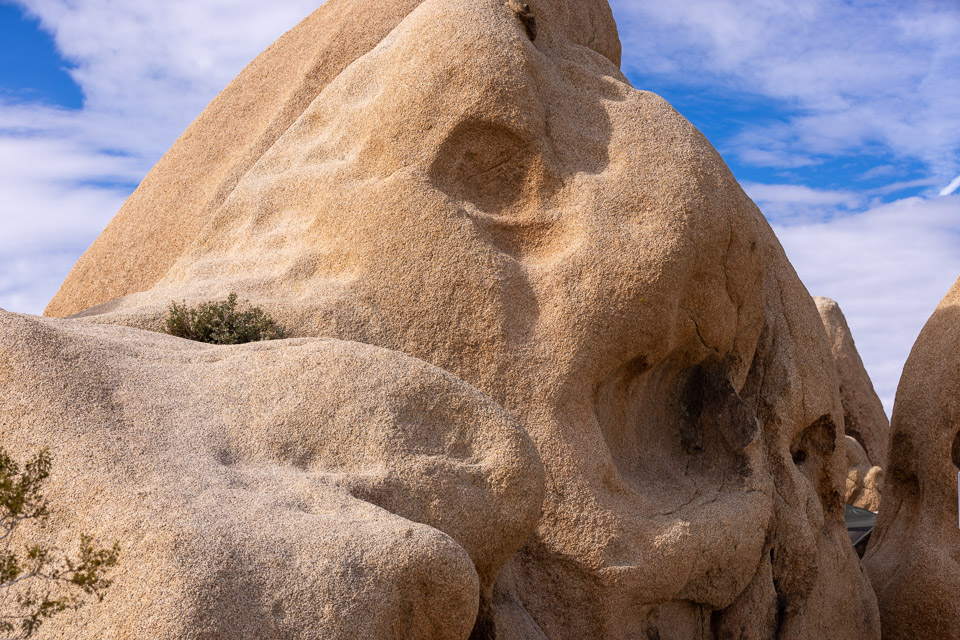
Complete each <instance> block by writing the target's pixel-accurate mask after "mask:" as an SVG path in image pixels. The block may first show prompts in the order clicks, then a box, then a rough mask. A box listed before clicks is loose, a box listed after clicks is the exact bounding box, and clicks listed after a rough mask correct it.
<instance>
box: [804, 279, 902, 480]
mask: <svg viewBox="0 0 960 640" xmlns="http://www.w3.org/2000/svg"><path fill="white" fill-rule="evenodd" d="M814 301H815V302H816V303H817V311H819V312H820V319H821V320H822V321H823V328H824V329H826V331H827V339H828V340H829V342H830V352H831V353H832V354H833V360H834V362H836V365H837V376H838V377H839V379H840V401H841V402H842V403H843V424H844V431H845V432H846V434H847V435H848V436H850V437H851V438H853V439H854V440H856V441H857V442H859V443H860V446H861V447H863V449H864V450H865V451H866V454H867V458H868V459H869V460H870V462H871V463H872V465H873V466H878V467H883V466H884V465H885V464H886V463H887V439H888V438H889V435H890V421H889V420H887V414H886V413H885V412H884V410H883V403H882V402H880V398H879V397H878V396H877V392H876V391H874V389H873V383H872V382H871V381H870V376H869V375H868V374H867V370H866V369H865V368H864V366H863V361H862V360H861V359H860V354H859V353H858V352H857V346H856V345H855V344H854V342H853V334H851V332H850V327H849V326H847V319H846V318H845V317H844V316H843V311H841V310H840V306H839V305H838V304H837V303H836V302H835V301H833V300H831V299H830V298H819V297H818V298H814Z"/></svg>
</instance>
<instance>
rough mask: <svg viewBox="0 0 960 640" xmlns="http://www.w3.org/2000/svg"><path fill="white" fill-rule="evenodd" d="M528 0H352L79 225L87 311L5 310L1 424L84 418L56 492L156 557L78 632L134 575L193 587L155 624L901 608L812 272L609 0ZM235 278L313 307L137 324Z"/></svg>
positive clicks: (760, 619)
mask: <svg viewBox="0 0 960 640" xmlns="http://www.w3.org/2000/svg"><path fill="white" fill-rule="evenodd" d="M529 4H530V14H531V15H530V16H529V17H530V18H532V19H534V20H535V24H536V39H535V40H534V39H532V37H531V34H530V33H529V30H528V28H529V24H530V21H526V23H525V21H524V20H521V19H520V18H521V16H519V15H518V14H517V13H515V11H514V10H513V9H511V7H510V6H508V4H507V3H506V2H504V1H503V0H442V1H441V0H425V1H423V2H415V1H408V2H399V1H395V0H393V1H391V2H373V1H372V0H354V1H352V2H347V1H346V0H330V1H329V2H327V3H326V4H325V5H323V6H322V7H321V8H320V9H319V10H317V12H316V13H315V14H313V15H312V16H311V17H310V18H308V19H307V20H306V21H304V22H303V23H302V24H301V25H300V26H298V27H296V28H295V29H294V30H293V31H291V32H290V33H289V34H287V35H286V36H284V38H282V39H281V40H280V41H279V42H278V43H277V44H276V45H274V46H273V47H271V48H270V49H268V50H267V51H266V52H265V53H264V54H263V55H262V56H261V57H260V58H258V59H257V60H255V61H254V62H253V63H252V64H251V65H250V66H249V67H247V69H246V70H245V71H244V72H243V73H242V74H241V75H240V76H239V77H238V78H237V79H236V80H235V81H234V82H233V83H232V84H231V85H230V86H229V87H228V88H227V89H226V90H225V92H224V93H223V94H222V95H221V96H220V97H219V98H218V99H217V100H215V101H214V102H213V103H212V104H211V106H210V107H209V108H208V110H207V111H206V112H205V113H204V114H203V115H201V116H200V118H199V119H198V120H197V121H196V122H195V123H194V124H193V125H192V126H191V127H190V129H189V130H188V131H187V133H185V134H184V137H183V138H181V140H180V141H178V142H177V144H176V145H175V146H174V148H173V149H172V150H171V151H170V153H169V154H168V155H167V156H166V157H165V158H164V159H163V160H162V161H161V162H160V164H159V165H158V166H157V167H156V168H155V169H154V170H153V171H152V172H151V174H150V175H149V176H148V178H147V179H146V180H145V181H144V183H143V184H142V185H141V187H140V188H139V189H138V190H137V192H136V193H135V194H134V195H133V196H132V197H131V199H130V201H129V202H128V203H127V205H126V206H125V207H124V208H123V210H122V211H121V212H120V213H119V214H118V216H117V218H116V219H115V220H114V221H113V222H112V223H111V225H110V226H109V227H108V228H107V230H106V231H105V232H104V234H103V235H102V236H101V238H100V239H98V240H97V242H96V243H95V244H94V245H93V246H92V247H91V248H90V250H89V251H88V252H87V253H86V254H85V255H84V257H83V258H82V259H81V261H80V262H79V263H78V265H77V267H76V268H75V269H74V271H73V272H72V273H71V275H70V276H69V277H68V279H67V281H66V282H65V283H64V285H63V287H62V288H61V290H60V292H59V293H58V295H57V297H56V298H54V300H53V301H52V302H51V304H50V306H49V308H48V309H47V314H48V315H50V316H66V315H69V314H77V315H74V316H73V319H69V320H44V321H42V322H41V321H36V320H32V319H25V318H21V317H11V316H4V323H5V325H8V326H7V328H6V329H5V331H4V334H6V335H5V337H4V341H3V342H2V343H0V344H2V345H3V349H4V351H3V352H2V355H3V358H4V360H2V361H0V366H4V367H8V368H9V367H11V366H15V367H17V375H18V376H19V377H18V380H27V379H29V380H33V381H35V382H32V383H31V384H32V385H33V386H34V387H35V388H40V389H41V391H40V392H38V391H36V390H33V391H30V390H27V389H26V388H25V387H24V386H23V384H24V383H10V382H7V384H8V387H9V386H10V385H13V386H12V387H10V388H12V390H13V391H12V394H13V395H12V397H13V398H14V399H13V400H9V399H7V400H5V401H4V402H5V404H4V405H3V408H2V409H0V416H2V419H3V421H4V430H5V432H6V433H12V434H15V435H14V436H13V440H14V441H15V443H16V446H17V448H18V450H20V451H25V450H27V449H29V448H30V447H35V446H38V445H39V444H41V443H42V442H46V441H47V440H49V439H51V438H53V439H55V440H56V441H58V442H60V443H61V445H62V446H64V447H67V446H69V449H68V450H67V451H69V452H70V455H68V456H65V459H68V460H74V461H75V462H74V464H75V465H76V469H74V468H73V467H72V466H71V470H70V471H67V469H66V468H64V471H63V473H65V474H69V475H66V476H65V479H64V480H63V481H62V482H61V484H60V485H58V491H63V492H66V493H67V494H68V495H69V496H70V501H69V504H70V505H71V508H70V509H68V510H67V511H66V512H65V513H64V514H63V516H62V518H63V522H79V523H90V522H92V517H93V516H92V512H91V511H90V509H89V508H85V507H84V506H83V505H94V504H99V503H101V502H102V503H103V504H104V505H107V506H105V507H103V508H104V509H106V513H105V515H106V516H108V517H106V518H103V519H101V520H98V521H97V522H98V524H97V528H98V532H99V533H100V534H102V536H104V537H105V538H106V539H108V540H109V539H112V538H116V537H120V538H121V539H126V540H130V541H132V542H131V543H130V544H129V551H128V553H127V554H126V556H125V557H126V558H127V559H128V561H129V559H131V558H136V559H138V560H137V562H136V563H131V564H128V565H126V568H125V569H124V570H125V571H128V572H130V573H129V574H125V575H124V576H123V577H122V581H123V584H126V585H131V586H129V588H127V589H124V588H120V583H118V585H117V588H115V589H113V590H112V592H111V594H110V595H109V596H108V600H110V599H111V598H112V599H113V600H112V601H110V602H107V603H105V604H104V606H103V608H102V609H103V610H104V611H106V610H111V609H113V610H114V613H113V614H110V615H112V616H113V617H110V615H108V617H106V618H104V619H103V620H99V619H94V618H93V613H89V614H88V613H84V614H83V615H90V616H91V617H90V618H84V619H83V620H82V621H80V622H77V621H76V620H74V621H72V622H73V623H76V624H77V627H76V628H80V629H82V630H83V631H82V633H80V634H79V635H77V636H75V637H78V638H80V639H81V640H87V639H88V638H90V639H92V638H102V637H111V636H117V635H123V633H124V630H125V629H127V627H124V626H123V625H124V624H128V623H126V622H124V620H123V619H121V617H122V616H121V614H120V613H116V612H117V611H123V610H124V607H126V610H129V608H130V607H131V606H134V603H136V606H137V607H139V609H140V610H139V615H138V618H139V619H140V620H141V621H144V620H149V621H159V622H157V623H156V624H160V625H162V624H166V622H165V621H166V620H167V618H168V617H170V616H173V613H171V611H172V609H170V607H171V606H172V604H171V603H177V605H178V606H181V607H182V608H183V610H182V612H181V613H179V614H177V615H176V616H174V617H175V618H176V620H170V621H169V624H168V626H167V627H162V626H161V627H158V628H157V630H155V631H154V630H151V634H152V635H150V634H147V635H149V636H150V637H158V638H165V637H171V638H172V637H177V638H201V637H202V638H212V637H230V638H260V637H264V634H266V635H269V637H277V638H288V637H289V638H307V637H311V638H312V637H324V638H347V637H377V638H411V637H417V638H421V637H422V638H441V637H444V638H445V637H451V638H452V637H460V638H466V637H467V636H471V637H472V638H475V639H484V638H494V637H496V638H497V639H498V640H539V639H544V638H549V639H550V640H563V639H579V638H588V637H597V638H600V637H602V638H607V639H611V640H617V639H624V640H625V639H627V638H637V637H647V638H660V639H661V640H671V639H683V640H689V639H691V638H711V637H716V638H769V637H774V636H775V637H778V638H782V639H796V640H799V639H801V638H811V637H823V638H856V639H868V638H877V637H879V628H878V614H877V610H876V602H875V599H874V596H873V592H872V590H871V588H870V586H869V583H868V581H867V579H866V577H865V576H864V575H863V573H862V572H861V570H860V567H859V564H858V561H857V558H856V556H855V554H854V552H853V550H852V548H851V546H850V543H849V540H848V538H847V535H846V531H845V528H844V524H843V493H844V476H845V470H846V449H845V447H844V445H843V442H844V440H843V433H842V429H841V428H840V427H839V425H841V424H842V421H843V406H842V404H841V399H840V396H839V393H838V384H837V381H836V378H835V375H834V373H833V372H834V367H833V361H832V358H831V355H830V350H829V345H828V344H827V341H826V338H825V334H824V332H823V329H822V327H821V324H820V320H819V318H818V316H817V311H816V307H815V305H814V303H813V302H812V300H811V298H810V296H809V294H808V293H807V291H806V290H805V289H804V287H803V285H802V284H801V283H800V281H799V279H798V278H797V276H796V273H795V272H794V270H793V268H792V267H791V266H790V264H789V262H788V261H787V258H786V256H785V255H784V253H783V250H782V249H781V247H780V245H779V243H778V242H777V240H776V238H775V237H774V235H773V232H772V231H771V229H770V227H769V225H768V224H767V223H766V221H765V220H764V218H763V215H762V214H761V213H760V211H759V210H758V209H757V208H756V206H755V205H754V204H753V203H752V202H751V201H750V200H749V198H748V197H747V196H746V195H745V194H744V193H743V191H742V190H741V189H740V187H739V185H738V184H737V183H736V181H735V179H734V178H733V176H732V175H731V173H730V171H729V170H728V169H727V167H726V166H725V165H724V163H723V161H722V159H721V158H720V157H719V155H718V154H717V153H716V151H715V150H714V149H713V148H712V147H711V146H710V144H709V143H708V142H707V140H706V139H705V138H704V137H703V136H702V135H701V134H700V133H699V132H698V131H697V130H696V129H695V128H694V127H693V126H692V125H691V124H690V123H689V122H687V121H686V120H684V119H683V118H682V117H681V116H680V115H679V114H677V113H676V112H675V111H674V110H673V109H672V108H671V107H670V106H669V105H668V104H667V103H665V102H664V101H663V100H662V99H660V98H659V97H657V96H655V95H653V94H650V93H647V92H643V91H637V90H635V89H634V88H633V87H631V86H630V84H629V83H628V82H627V80H626V78H625V77H624V76H623V75H622V74H621V72H620V70H619V53H620V45H619V39H618V36H617V31H616V25H615V24H614V22H613V18H612V15H611V12H610V9H609V7H608V5H607V3H606V1H605V0H576V1H574V0H537V1H535V2H530V3H529ZM230 291H237V292H239V294H240V297H241V299H246V300H248V301H250V302H251V303H253V304H256V305H257V306H260V307H262V308H264V309H266V310H268V311H269V312H270V313H271V314H272V315H273V316H274V317H275V318H277V319H278V320H279V321H280V322H281V323H282V324H283V325H284V326H285V327H286V328H287V329H288V330H289V331H290V332H291V333H292V334H293V335H295V336H298V337H301V338H304V339H293V340H285V341H281V342H279V343H277V344H271V345H269V346H260V345H256V346H241V347H197V346H194V345H186V344H182V343H181V342H180V341H178V340H176V339H174V338H170V337H164V336H159V335H153V334H151V333H148V332H146V331H143V329H156V328H158V326H159V324H160V322H161V319H162V317H163V315H164V313H165V312H166V308H167V306H168V304H169V302H170V301H171V300H185V301H186V302H188V303H197V302H201V301H207V300H210V299H215V298H221V297H223V296H225V295H226V294H227V293H229V292H230ZM111 324H112V325H126V326H125V327H109V326H103V325H111ZM10 336H13V337H12V338H11V337H10ZM321 337H324V338H321ZM381 360H382V364H381ZM11 362H12V363H13V364H9V363H11ZM426 363H429V364H426ZM61 379H64V380H66V381H67V382H60V380H61ZM7 380H9V378H8V379H7ZM71 381H72V382H71ZM18 385H19V386H18ZM291 386H292V387H293V390H289V389H288V390H284V387H291ZM4 393H5V394H8V393H11V392H9V391H7V390H6V389H5V390H4ZM271 394H273V395H271ZM37 396H39V397H41V398H42V401H41V400H35V399H34V398H35V397H37ZM5 397H6V396H5ZM71 412H75V414H76V415H72V414H71ZM37 425H40V426H39V427H38V426H37ZM527 436H528V437H529V438H530V439H531V440H532V443H533V445H534V446H535V449H536V455H531V451H532V449H530V448H529V447H527V446H526V444H525V442H526V440H524V437H527ZM421 438H423V439H424V442H423V443H422V445H421V444H420V439H421ZM151 461H152V462H151ZM114 465H115V466H114ZM144 465H145V466H144ZM431 465H433V466H431ZM65 466H66V465H64V467H65ZM141 467H143V468H141ZM541 473H542V474H543V476H540V474H541ZM101 475H102V479H101ZM180 477H182V478H183V479H182V480H177V478H180ZM540 480H543V482H544V485H543V486H544V491H545V492H544V493H543V494H542V501H541V493H540V492H539V487H540V484H539V481H540ZM135 497H139V499H140V503H139V505H138V506H137V507H136V508H130V509H129V512H128V511H125V510H124V509H126V508H127V506H128V505H129V504H130V500H132V499H134V498H135ZM141 565H142V566H141ZM184 565H189V566H191V567H194V566H195V569H191V570H190V571H187V572H186V573H185V574H184V576H183V577H179V574H178V573H177V572H178V570H179V569H180V568H181V567H183V566H184ZM270 567H275V568H274V569H272V570H268V569H269V568H270ZM152 576H156V577H152ZM164 580H169V583H170V584H169V586H164V583H163V582H162V581H164ZM151 581H152V582H151ZM141 584H142V585H144V588H143V589H140V588H139V587H137V585H141ZM146 593H151V594H154V595H156V597H154V598H146V597H144V594H146ZM346 593H350V594H352V595H351V598H352V599H351V598H346V597H345V595H344V594H346ZM236 602H240V603H242V604H241V605H236V604H234V603H236ZM238 607H239V608H238ZM249 611H255V612H257V614H256V616H251V615H248V614H247V612H249ZM253 617H256V618H257V619H256V620H254V619H252V618H253ZM331 620H332V621H334V622H332V623H331V622H330V621H331ZM70 622H71V621H69V620H68V621H67V622H65V623H64V624H69V623H70ZM332 624H335V625H336V628H335V630H334V627H333V626H330V625H332ZM178 625H179V626H178ZM265 625H274V626H273V627H268V626H265ZM268 628H269V629H270V631H269V633H268V632H267V631H266V629H268ZM218 633H220V634H221V635H217V634H218ZM164 634H166V635H164ZM271 634H272V635H271ZM141 637H145V636H141Z"/></svg>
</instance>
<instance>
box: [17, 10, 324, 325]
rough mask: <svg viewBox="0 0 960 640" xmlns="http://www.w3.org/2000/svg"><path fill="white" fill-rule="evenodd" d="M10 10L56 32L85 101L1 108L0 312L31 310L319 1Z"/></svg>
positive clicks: (43, 303)
mask: <svg viewBox="0 0 960 640" xmlns="http://www.w3.org/2000/svg"><path fill="white" fill-rule="evenodd" d="M18 4H19V5H20V6H21V7H23V8H25V9H26V10H27V11H28V12H29V13H30V14H32V15H33V16H35V17H37V18H39V19H40V21H41V23H42V24H43V26H44V27H45V28H46V29H47V30H49V31H50V32H51V33H52V34H53V35H54V39H55V41H56V44H57V47H58V49H59V51H60V52H61V53H62V54H63V55H64V56H65V57H66V58H67V59H69V60H70V62H71V64H72V66H73V67H74V70H73V71H72V75H73V77H74V80H75V81H76V82H77V83H78V84H79V85H80V87H81V89H82V91H83V94H84V96H85V99H84V106H83V108H82V109H80V110H75V111H74V110H67V109H58V108H53V107H49V106H40V105H31V104H22V103H21V104H10V103H5V102H3V101H2V100H0V194H3V197H2V199H0V221H2V224H3V231H4V233H3V234H2V235H0V307H3V308H5V309H8V310H15V311H22V312H27V313H40V312H42V310H43V308H44V307H45V306H46V303H47V301H48V300H49V299H50V297H51V296H52V295H53V294H54V293H55V292H56V289H57V287H58V286H59V284H60V282H62V281H63V279H64V278H65V277H66V275H67V272H68V271H69V270H70V268H71V267H72V266H73V263H74V262H75V261H76V259H77V258H78V257H79V256H80V254H81V253H82V252H83V250H84V249H85V248H86V247H87V246H88V245H89V244H90V243H91V242H92V241H93V240H94V239H95V238H96V237H97V235H98V234H99V233H100V231H101V230H102V229H103V227H104V226H105V225H106V223H107V222H108V221H109V220H110V218H111V217H112V216H113V215H114V214H115V213H116V211H117V209H118V208H119V207H120V205H121V204H122V203H123V200H124V199H125V198H126V196H127V195H128V194H129V193H130V192H131V191H132V190H133V187H134V186H135V185H136V184H137V183H138V182H139V181H140V180H141V179H142V178H143V176H144V175H145V174H146V172H147V171H148V170H149V169H150V167H151V166H153V164H155V163H156V161H157V160H159V158H160V156H161V155H162V154H163V153H164V152H165V151H166V150H167V149H168V148H169V146H170V145H171V144H172V143H173V142H174V140H176V138H177V137H178V136H179V135H180V134H181V133H182V132H183V130H184V129H186V127H187V126H188V125H189V124H190V122H191V121H192V120H193V118H195V117H196V116H197V115H198V114H199V113H200V112H201V111H202V110H203V108H204V107H205V106H206V104H207V103H208V102H209V101H210V100H211V99H212V98H213V97H214V96H215V95H216V94H217V93H218V92H219V91H220V90H221V89H223V87H224V86H226V84H227V83H228V82H229V81H230V80H231V79H232V78H233V77H234V76H235V75H236V74H237V73H239V71H240V70H241V69H242V68H243V66H244V65H246V64H247V63H248V62H249V61H250V60H252V59H253V58H254V56H256V55H257V54H258V53H259V52H260V51H262V50H263V49H265V48H266V47H267V46H268V45H269V44H270V43H271V42H273V41H274V40H275V39H276V38H278V37H279V36H280V35H281V34H283V33H284V32H285V31H286V30H287V29H289V28H291V27H292V26H294V25H295V24H296V23H297V22H298V21H299V20H301V19H302V18H304V17H306V16H307V15H309V13H310V12H311V11H313V10H314V9H316V8H317V7H318V6H319V5H320V4H322V2H319V1H317V0H283V1H281V2H272V3H262V2H257V1H255V0H204V1H203V2H186V1H180V2H165V3H164V2H161V3H155V2H121V1H120V0H84V1H83V2H76V1H75V0H18Z"/></svg>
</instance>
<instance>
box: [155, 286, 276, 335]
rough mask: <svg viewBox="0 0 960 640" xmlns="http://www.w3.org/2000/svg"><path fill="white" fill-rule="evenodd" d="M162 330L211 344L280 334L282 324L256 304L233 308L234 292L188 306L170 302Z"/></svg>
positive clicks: (234, 301)
mask: <svg viewBox="0 0 960 640" xmlns="http://www.w3.org/2000/svg"><path fill="white" fill-rule="evenodd" d="M166 332H167V333H169V334H170V335H172V336H177V337H178V338H186V339H188V340H196V341H198V342H209V343H211V344H244V343H246V342H257V341H259V340H278V339H281V338H283V337H284V331H283V328H282V327H280V326H279V325H278V324H277V323H276V322H275V321H274V320H273V318H271V317H270V316H268V315H267V314H266V313H265V312H264V311H263V310H262V309H260V308H259V307H251V308H249V309H247V310H245V311H238V310H237V294H236V293H231V294H230V295H229V296H227V299H226V300H224V301H223V302H205V303H203V304H200V305H198V306H196V307H192V308H188V307H187V306H186V303H183V304H177V303H176V302H171V303H170V311H169V313H168V314H167V322H166Z"/></svg>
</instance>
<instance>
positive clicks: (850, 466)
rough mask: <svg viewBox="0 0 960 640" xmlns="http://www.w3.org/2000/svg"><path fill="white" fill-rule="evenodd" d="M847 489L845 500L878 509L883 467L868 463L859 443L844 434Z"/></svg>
mask: <svg viewBox="0 0 960 640" xmlns="http://www.w3.org/2000/svg"><path fill="white" fill-rule="evenodd" d="M844 440H845V442H846V448H847V491H846V495H845V500H846V503H847V504H852V505H853V506H855V507H860V508H861V509H869V510H870V511H877V510H879V509H880V487H881V486H882V485H883V469H881V468H880V467H877V466H874V465H872V464H870V460H869V459H868V458H867V452H866V451H864V450H863V447H861V446H860V443H859V442H857V441H856V440H854V439H853V438H851V437H850V436H846V437H845V438H844Z"/></svg>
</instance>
